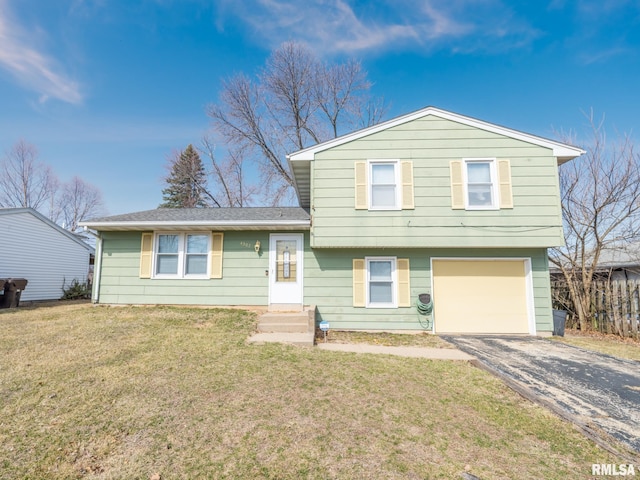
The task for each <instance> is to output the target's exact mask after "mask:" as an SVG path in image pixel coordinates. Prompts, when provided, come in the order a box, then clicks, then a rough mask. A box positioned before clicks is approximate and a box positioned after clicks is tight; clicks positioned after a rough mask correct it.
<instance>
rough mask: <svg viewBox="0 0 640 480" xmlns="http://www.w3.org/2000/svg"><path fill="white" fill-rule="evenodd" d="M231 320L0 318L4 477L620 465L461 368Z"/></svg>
mask: <svg viewBox="0 0 640 480" xmlns="http://www.w3.org/2000/svg"><path fill="white" fill-rule="evenodd" d="M254 324H255V318H254V316H253V315H252V314H250V313H247V312H243V311H238V310H208V309H179V308H135V307H122V308H109V307H92V306H90V305H87V304H80V305H77V304H75V305H74V304H70V305H65V304H60V305H57V306H51V307H47V306H40V307H37V308H20V309H16V310H11V311H7V310H5V311H2V312H0V328H1V329H2V333H1V335H2V341H1V342H0V362H1V364H0V478H2V479H14V478H33V479H40V478H54V479H56V478H65V479H66V478H85V477H86V478H91V479H116V478H117V479H135V478H140V479H149V478H151V477H153V476H155V475H160V476H161V478H162V479H171V478H229V479H236V478H252V479H257V478H269V479H290V478H291V479H294V478H295V479H298V478H311V479H315V478H317V479H326V478H340V479H351V478H354V479H369V478H370V479H380V478H390V479H393V478H398V479H400V478H401V479H413V478H415V479H425V478H441V479H455V478H462V477H461V474H462V473H463V472H465V471H468V472H469V473H471V474H473V475H476V476H478V477H479V478H482V479H489V478H491V479H512V478H544V479H566V478H587V477H589V475H590V473H591V464H592V463H625V462H624V461H623V460H621V459H618V458H615V457H613V456H611V455H610V454H608V453H607V452H605V451H603V450H601V449H599V448H597V447H596V446H595V445H594V444H593V443H591V442H589V441H588V440H587V439H585V438H584V437H583V436H582V435H581V434H580V433H578V432H577V431H576V430H575V429H574V428H573V427H572V426H571V425H569V424H567V423H565V422H563V421H561V420H559V419H558V418H556V417H555V416H553V415H552V414H550V413H547V412H546V411H545V410H543V409H542V408H540V407H538V406H536V405H532V404H531V403H529V402H527V401H525V400H524V399H523V398H521V397H519V396H518V395H517V394H515V393H514V392H512V391H511V390H509V389H508V388H506V387H505V386H503V385H502V384H501V383H500V382H499V381H498V380H496V379H494V378H493V377H491V376H490V375H488V374H487V373H485V372H484V371H481V370H479V369H476V368H474V367H472V366H471V365H469V364H468V363H465V362H448V361H429V360H423V359H411V358H396V357H391V356H374V355H356V354H345V353H338V352H328V351H320V350H317V349H311V348H309V349H304V348H294V347H288V346H283V345H276V344H270V345H263V346H258V345H247V344H246V342H245V340H246V338H247V335H248V334H249V333H250V332H251V331H252V329H253V328H254Z"/></svg>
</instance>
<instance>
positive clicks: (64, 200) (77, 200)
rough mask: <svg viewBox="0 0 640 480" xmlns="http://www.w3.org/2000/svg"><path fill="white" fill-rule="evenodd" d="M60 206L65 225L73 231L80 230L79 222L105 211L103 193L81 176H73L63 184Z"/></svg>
mask: <svg viewBox="0 0 640 480" xmlns="http://www.w3.org/2000/svg"><path fill="white" fill-rule="evenodd" d="M58 203H59V206H60V207H59V208H60V212H61V216H62V222H63V224H62V225H63V227H64V228H66V229H67V230H69V231H71V232H75V231H77V230H78V223H79V222H80V221H81V220H86V219H88V218H90V217H95V216H98V215H101V214H103V213H104V202H103V201H102V193H101V192H100V190H99V189H98V188H96V187H95V186H93V185H91V184H89V183H87V182H85V181H84V180H82V179H81V178H78V177H73V178H72V179H71V181H70V182H68V183H65V184H63V185H62V193H61V195H60V197H59V202H58Z"/></svg>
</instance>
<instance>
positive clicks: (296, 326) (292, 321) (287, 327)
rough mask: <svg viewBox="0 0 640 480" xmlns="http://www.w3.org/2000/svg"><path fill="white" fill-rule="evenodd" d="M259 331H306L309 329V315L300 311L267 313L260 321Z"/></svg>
mask: <svg viewBox="0 0 640 480" xmlns="http://www.w3.org/2000/svg"><path fill="white" fill-rule="evenodd" d="M258 331H259V332H290V333H305V332H307V331H309V316H308V315H305V314H300V313H296V314H283V313H265V314H263V315H261V316H260V319H259V321H258Z"/></svg>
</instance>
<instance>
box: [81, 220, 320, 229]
mask: <svg viewBox="0 0 640 480" xmlns="http://www.w3.org/2000/svg"><path fill="white" fill-rule="evenodd" d="M79 225H80V226H81V227H87V228H91V229H93V230H98V231H106V230H161V229H163V228H171V229H176V228H183V229H192V230H197V229H205V228H207V229H208V228H216V227H220V228H230V227H233V228H237V229H247V230H249V229H251V227H263V228H274V229H277V228H282V227H296V228H302V229H309V228H310V226H311V222H310V221H309V220H306V221H303V220H282V221H268V220H265V221H232V220H227V221H216V222H210V221H194V222H177V221H174V222H154V221H148V222H80V224H79Z"/></svg>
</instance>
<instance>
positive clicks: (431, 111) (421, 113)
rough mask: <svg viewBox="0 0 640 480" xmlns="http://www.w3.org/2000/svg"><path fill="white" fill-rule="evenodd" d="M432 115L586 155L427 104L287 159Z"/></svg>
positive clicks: (565, 155) (306, 157) (557, 151)
mask: <svg viewBox="0 0 640 480" xmlns="http://www.w3.org/2000/svg"><path fill="white" fill-rule="evenodd" d="M428 115H433V116H435V117H439V118H443V119H446V120H451V121H453V122H457V123H462V124H464V125H469V126H471V127H475V128H479V129H481V130H486V131H489V132H493V133H497V134H499V135H504V136H506V137H510V138H514V139H516V140H522V141H524V142H528V143H532V144H534V145H539V146H541V147H545V148H549V149H551V150H552V151H553V155H554V156H555V157H558V158H562V159H563V161H567V160H570V159H572V158H576V157H579V156H580V155H583V154H584V153H585V151H584V150H583V149H581V148H578V147H572V146H570V145H566V144H563V143H560V142H556V141H553V140H549V139H546V138H542V137H538V136H535V135H530V134H528V133H524V132H520V131H517V130H512V129H510V128H506V127H501V126H499V125H495V124H492V123H488V122H485V121H482V120H478V119H475V118H471V117H465V116H464V115H460V114H457V113H453V112H448V111H446V110H440V109H439V108H435V107H427V108H424V109H422V110H418V111H417V112H413V113H410V114H407V115H403V116H400V117H397V118H394V119H391V120H389V121H387V122H383V123H380V124H378V125H374V126H372V127H368V128H364V129H362V130H358V131H356V132H353V133H349V134H347V135H343V136H341V137H338V138H335V139H333V140H329V141H327V142H324V143H320V144H318V145H314V146H313V147H309V148H306V149H304V150H300V151H298V152H294V153H292V154H290V155H287V159H288V160H289V161H290V162H292V161H293V162H295V161H310V160H313V159H314V157H315V154H316V153H318V152H322V151H324V150H327V149H329V148H333V147H337V146H339V145H343V144H345V143H347V142H351V141H353V140H357V139H359V138H362V137H365V136H367V135H371V134H374V133H377V132H380V131H382V130H386V129H389V128H393V127H395V126H398V125H401V124H403V123H407V122H411V121H413V120H416V119H418V118H422V117H426V116H428Z"/></svg>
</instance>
